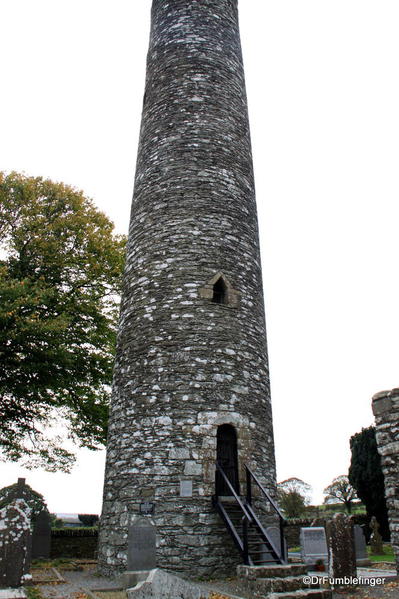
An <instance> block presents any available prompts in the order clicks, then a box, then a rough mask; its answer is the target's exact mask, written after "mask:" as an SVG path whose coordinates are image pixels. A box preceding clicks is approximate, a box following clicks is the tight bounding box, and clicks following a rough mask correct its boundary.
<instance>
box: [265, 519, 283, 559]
mask: <svg viewBox="0 0 399 599" xmlns="http://www.w3.org/2000/svg"><path fill="white" fill-rule="evenodd" d="M266 533H267V536H268V537H269V539H270V540H271V542H272V543H273V545H274V546H275V548H276V549H277V551H278V552H279V554H280V555H281V537H280V529H279V528H277V526H268V527H267V528H266Z"/></svg>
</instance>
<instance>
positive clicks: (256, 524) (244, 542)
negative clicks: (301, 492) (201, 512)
mask: <svg viewBox="0 0 399 599" xmlns="http://www.w3.org/2000/svg"><path fill="white" fill-rule="evenodd" d="M245 468H246V476H247V494H246V498H245V500H244V501H243V500H242V499H241V497H240V496H239V495H238V493H237V491H236V489H235V488H234V487H233V485H232V483H231V481H230V480H229V479H228V477H227V476H226V473H225V472H224V471H223V468H222V467H221V465H220V464H219V463H218V462H216V473H217V476H220V477H221V478H222V480H223V482H224V484H225V485H226V487H225V488H227V489H228V490H229V492H230V494H231V495H230V497H232V498H233V500H234V505H236V506H238V507H239V511H240V513H241V515H242V516H241V521H240V524H241V527H237V526H235V525H234V523H233V522H232V520H231V518H230V516H229V513H228V511H227V510H226V508H225V506H224V505H223V502H222V501H221V499H220V491H219V489H220V485H216V492H215V495H214V496H213V504H214V507H215V508H216V510H217V511H218V512H219V514H220V516H221V517H222V519H223V521H224V522H225V524H226V527H227V529H228V531H229V533H230V535H231V536H232V538H233V541H234V543H235V545H236V547H237V548H238V550H239V552H240V553H241V555H242V557H243V561H244V563H245V564H246V565H250V566H252V565H253V564H254V562H253V559H252V557H251V555H250V551H249V547H248V528H249V526H251V527H252V529H256V531H257V534H258V535H259V538H260V539H261V542H262V543H263V544H264V545H265V547H266V548H267V551H268V552H269V554H270V556H271V558H272V560H273V563H280V564H286V563H287V549H286V543H285V539H284V535H283V526H284V522H285V520H284V517H283V515H282V513H281V512H280V510H279V508H278V506H277V504H276V503H275V502H274V501H273V499H272V498H271V497H270V495H269V493H268V492H267V491H266V489H265V488H264V487H263V486H262V484H261V483H260V481H259V480H258V478H257V477H256V476H255V474H253V472H252V471H251V470H250V469H249V468H248V467H247V466H245ZM252 481H253V482H254V483H255V484H256V485H257V486H258V487H259V489H260V491H261V493H262V494H263V496H264V497H265V498H266V499H267V500H268V502H269V503H270V505H271V506H272V508H273V509H274V510H275V512H276V513H277V515H278V517H279V521H280V549H279V548H278V547H276V545H275V543H274V542H273V540H272V539H271V538H270V536H269V535H268V533H267V531H266V530H265V529H264V527H263V525H262V523H261V521H260V520H259V518H258V516H257V514H256V512H255V511H254V508H253V506H252ZM240 528H242V534H240V532H241V531H240Z"/></svg>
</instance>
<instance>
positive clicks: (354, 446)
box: [349, 426, 389, 539]
mask: <svg viewBox="0 0 399 599" xmlns="http://www.w3.org/2000/svg"><path fill="white" fill-rule="evenodd" d="M350 448H351V452H352V457H351V464H350V467H349V481H350V483H351V485H352V486H353V487H354V488H355V489H356V492H357V496H358V497H359V499H360V500H361V501H362V502H363V503H364V505H365V507H366V512H367V515H368V516H370V517H371V516H375V517H376V518H377V520H378V522H379V524H380V527H381V528H380V532H381V534H382V536H383V537H384V538H385V539H388V538H389V524H388V512H387V506H386V502H385V486H384V475H383V473H382V469H381V458H380V455H379V453H378V451H377V442H376V439H375V428H374V427H373V426H370V427H369V428H363V429H362V431H361V432H360V433H356V434H355V435H353V436H352V437H351V439H350Z"/></svg>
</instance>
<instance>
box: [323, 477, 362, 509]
mask: <svg viewBox="0 0 399 599" xmlns="http://www.w3.org/2000/svg"><path fill="white" fill-rule="evenodd" d="M323 493H324V495H326V497H325V499H324V503H326V504H328V503H337V502H338V503H343V504H344V506H345V508H346V510H347V512H348V514H350V513H351V511H352V504H353V501H354V499H356V491H355V489H354V488H353V487H352V485H351V484H350V482H349V479H348V477H347V476H345V475H344V474H341V476H337V477H336V478H334V479H333V481H332V483H331V484H330V485H328V487H326V488H325V489H324V491H323Z"/></svg>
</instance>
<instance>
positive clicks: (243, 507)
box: [216, 462, 252, 523]
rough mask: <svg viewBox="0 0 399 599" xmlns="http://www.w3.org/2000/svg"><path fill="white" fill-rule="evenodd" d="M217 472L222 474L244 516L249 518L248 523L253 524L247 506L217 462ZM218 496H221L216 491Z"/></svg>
mask: <svg viewBox="0 0 399 599" xmlns="http://www.w3.org/2000/svg"><path fill="white" fill-rule="evenodd" d="M216 470H218V471H219V472H220V474H221V475H222V477H223V480H224V482H225V483H226V484H227V486H228V488H229V489H230V491H231V493H232V495H233V496H234V498H235V500H236V501H237V503H238V505H239V506H240V508H241V510H242V511H243V512H244V516H245V517H246V518H247V520H248V522H249V523H251V522H252V516H251V515H250V513H249V512H248V511H247V508H246V507H245V505H244V504H243V502H242V501H241V499H240V497H239V496H238V495H237V493H236V491H235V489H234V487H233V485H232V484H231V482H230V481H229V479H228V478H227V476H226V474H225V473H224V471H223V468H222V467H221V466H220V464H219V462H216ZM218 496H219V494H218V492H217V489H216V497H218Z"/></svg>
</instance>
